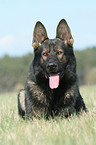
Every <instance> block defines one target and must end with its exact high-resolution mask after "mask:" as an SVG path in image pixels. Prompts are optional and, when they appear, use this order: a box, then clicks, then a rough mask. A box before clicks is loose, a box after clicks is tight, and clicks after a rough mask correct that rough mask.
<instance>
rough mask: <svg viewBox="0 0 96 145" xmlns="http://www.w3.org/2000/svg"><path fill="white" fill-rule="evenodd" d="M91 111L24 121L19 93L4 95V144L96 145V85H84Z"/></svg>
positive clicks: (0, 133)
mask: <svg viewBox="0 0 96 145" xmlns="http://www.w3.org/2000/svg"><path fill="white" fill-rule="evenodd" d="M80 91H81V94H82V96H83V98H84V101H85V103H86V105H87V108H88V110H89V112H88V113H87V114H82V115H80V117H77V116H73V117H71V118H69V119H62V120H61V119H60V118H56V119H55V120H49V121H46V120H44V119H43V118H42V119H41V120H35V119H34V121H28V120H27V121H24V120H22V119H21V118H19V117H18V113H17V94H15V93H13V94H12V93H11V94H1V95H0V145H96V87H82V88H80Z"/></svg>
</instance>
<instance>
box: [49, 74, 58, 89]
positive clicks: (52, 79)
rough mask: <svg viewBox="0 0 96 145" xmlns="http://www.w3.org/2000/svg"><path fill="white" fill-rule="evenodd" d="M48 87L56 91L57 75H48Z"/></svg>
mask: <svg viewBox="0 0 96 145" xmlns="http://www.w3.org/2000/svg"><path fill="white" fill-rule="evenodd" d="M49 86H50V88H51V89H56V88H58V86H59V74H50V77H49Z"/></svg>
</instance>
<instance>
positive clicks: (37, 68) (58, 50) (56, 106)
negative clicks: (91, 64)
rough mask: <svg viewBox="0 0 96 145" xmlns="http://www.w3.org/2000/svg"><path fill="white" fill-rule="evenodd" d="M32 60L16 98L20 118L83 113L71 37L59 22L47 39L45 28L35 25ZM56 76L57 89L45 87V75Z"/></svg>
mask: <svg viewBox="0 0 96 145" xmlns="http://www.w3.org/2000/svg"><path fill="white" fill-rule="evenodd" d="M32 46H33V47H34V59H33V61H32V63H31V65H30V69H29V73H28V77H27V81H26V84H25V88H24V90H21V91H20V93H19V95H18V112H19V115H21V116H22V117H23V118H24V117H27V118H33V117H36V118H40V117H42V116H43V117H45V118H49V117H50V116H51V117H55V116H60V117H64V116H65V117H68V116H70V115H72V114H74V113H79V112H81V111H86V107H85V104H84V102H83V99H82V97H81V95H80V92H79V88H78V79H77V74H76V59H75V56H74V52H73V38H72V35H71V31H70V28H69V26H68V24H67V22H66V21H65V20H64V19H62V20H61V21H60V22H59V24H58V26H57V30H56V38H55V39H49V38H48V36H47V32H46V29H45V27H44V26H43V24H42V23H41V22H37V23H36V25H35V29H34V33H33V44H32ZM56 73H58V74H59V86H58V88H56V89H51V88H50V87H49V76H50V74H51V75H52V74H53V75H54V74H56Z"/></svg>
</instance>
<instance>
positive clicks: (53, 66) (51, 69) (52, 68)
mask: <svg viewBox="0 0 96 145" xmlns="http://www.w3.org/2000/svg"><path fill="white" fill-rule="evenodd" d="M47 70H48V71H49V73H52V72H56V70H57V64H56V63H55V62H51V63H48V64H47Z"/></svg>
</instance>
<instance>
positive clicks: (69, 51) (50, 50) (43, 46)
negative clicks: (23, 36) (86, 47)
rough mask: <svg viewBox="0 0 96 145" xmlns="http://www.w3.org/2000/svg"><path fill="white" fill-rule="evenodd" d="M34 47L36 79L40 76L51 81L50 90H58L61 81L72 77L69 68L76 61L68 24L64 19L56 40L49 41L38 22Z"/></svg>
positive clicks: (72, 69) (34, 35)
mask: <svg viewBox="0 0 96 145" xmlns="http://www.w3.org/2000/svg"><path fill="white" fill-rule="evenodd" d="M32 46H33V47H34V60H33V67H34V72H35V74H36V77H37V78H39V76H40V77H41V78H42V79H41V80H43V79H47V80H48V79H49V86H50V88H51V89H55V88H58V86H59V81H60V80H61V79H62V78H64V76H65V77H66V75H67V77H66V79H67V78H68V77H69V76H70V74H67V73H68V71H69V68H68V67H69V66H70V65H71V63H74V61H75V57H74V53H73V38H72V35H71V31H70V28H69V26H68V24H67V22H66V21H65V20H64V19H62V20H61V21H60V22H59V24H58V26H57V31H56V38H55V39H49V38H48V36H47V32H46V29H45V27H44V26H43V24H42V23H41V22H37V23H36V26H35V29H34V33H33V43H32ZM70 67H73V65H72V66H70ZM74 70H75V66H74V68H71V70H70V73H71V75H72V72H74Z"/></svg>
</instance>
